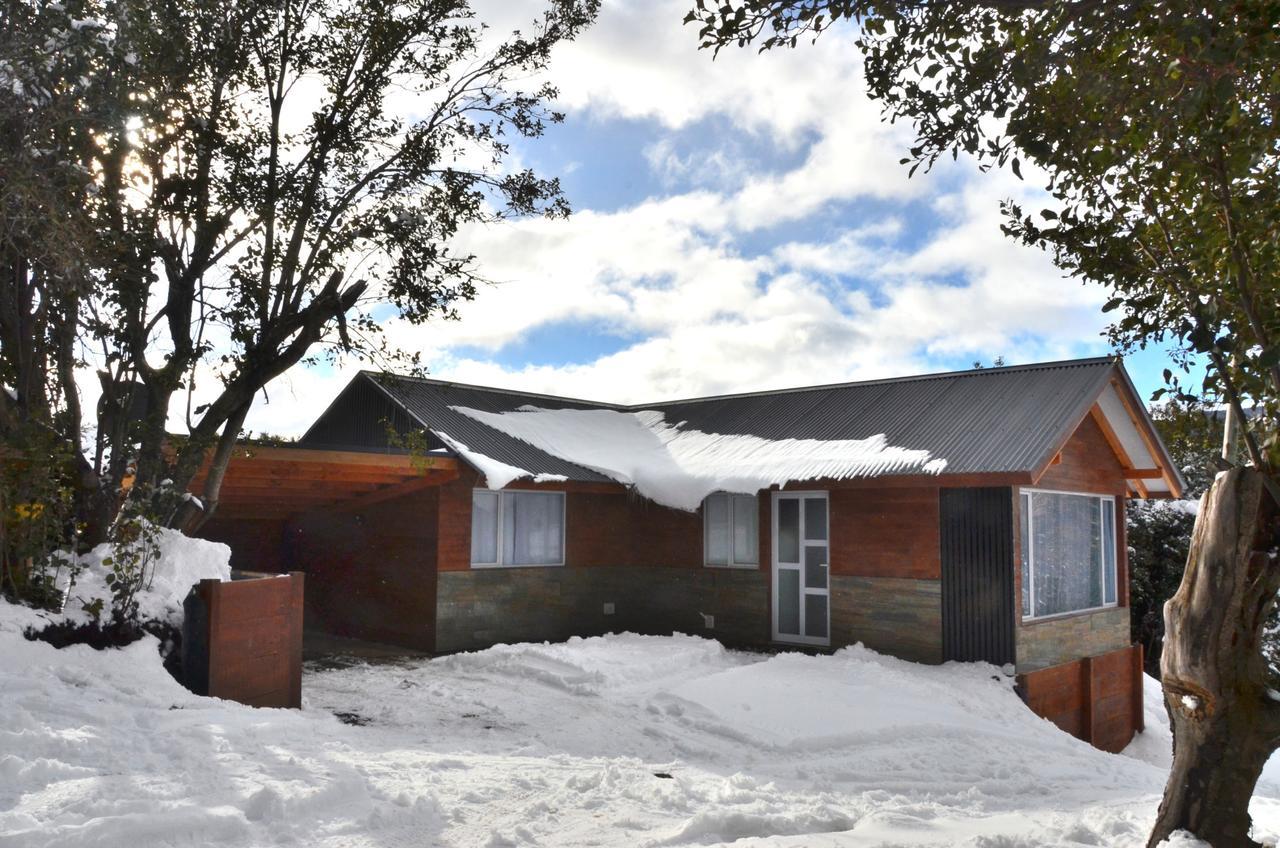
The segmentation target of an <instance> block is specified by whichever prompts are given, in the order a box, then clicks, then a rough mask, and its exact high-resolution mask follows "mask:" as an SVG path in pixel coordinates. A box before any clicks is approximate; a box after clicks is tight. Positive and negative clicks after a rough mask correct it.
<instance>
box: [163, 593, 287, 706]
mask: <svg viewBox="0 0 1280 848" xmlns="http://www.w3.org/2000/svg"><path fill="white" fill-rule="evenodd" d="M303 578H304V575H303V573H302V572H301V571H293V572H290V573H289V574H280V575H264V576H261V577H255V578H251V579H245V580H232V581H229V582H223V581H220V580H201V581H200V582H199V583H197V584H196V585H195V586H194V587H192V590H191V594H189V595H188V596H187V599H186V601H185V602H184V604H183V610H184V613H185V616H184V622H183V634H182V668H183V677H184V678H185V679H186V684H187V688H188V689H190V690H191V691H192V692H195V693H196V694H197V695H209V696H211V697H214V698H226V699H227V700H230V701H239V702H240V703H242V704H248V705H249V706H252V707H293V708H298V707H301V706H302V610H303V582H304V581H303Z"/></svg>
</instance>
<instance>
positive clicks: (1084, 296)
mask: <svg viewBox="0 0 1280 848" xmlns="http://www.w3.org/2000/svg"><path fill="white" fill-rule="evenodd" d="M688 4H689V0H674V2H668V0H606V2H605V3H604V8H603V10H602V11H601V14H600V18H599V20H598V22H597V23H596V25H595V26H594V27H593V28H591V29H590V30H588V31H587V32H586V33H585V34H584V35H582V36H581V37H580V38H579V39H578V40H577V41H576V42H573V43H570V44H565V45H562V46H561V47H560V48H558V49H557V52H556V54H555V56H554V58H553V61H552V67H551V71H550V74H551V77H552V80H553V82H555V84H556V85H557V86H558V87H559V89H560V94H559V99H558V102H557V104H556V106H557V108H559V109H561V110H563V111H564V112H565V113H566V115H567V119H566V121H565V122H564V123H563V124H561V125H557V126H554V127H553V128H551V130H550V131H549V132H548V133H547V134H546V135H545V136H544V137H543V138H540V139H536V140H529V141H522V142H520V143H518V144H516V145H515V146H514V147H513V159H512V162H511V164H512V165H513V166H514V165H519V166H528V167H532V168H534V169H535V170H537V171H539V172H540V173H541V174H542V175H544V176H558V177H560V179H561V181H562V185H563V187H564V190H565V193H566V195H567V197H568V200H569V201H570V203H571V204H572V207H573V209H574V214H573V215H572V216H571V217H570V218H569V219H568V220H556V221H549V220H545V219H529V220H522V221H518V222H513V223H507V224H502V225H489V226H477V227H473V228H470V229H469V230H467V231H466V232H464V233H463V234H462V236H461V238H460V240H459V241H460V243H459V245H458V246H459V248H461V249H465V250H470V251H472V252H474V254H475V255H476V256H477V258H478V261H479V265H480V269H481V271H482V273H483V274H484V275H485V276H486V277H487V278H489V279H491V280H493V281H495V282H494V284H493V285H490V286H486V287H484V288H482V290H481V291H480V293H479V295H478V296H477V297H476V299H475V300H474V301H473V302H470V303H466V304H463V305H462V306H461V308H460V309H459V314H460V320H457V321H435V322H431V323H428V324H426V325H423V326H418V327H409V326H406V325H401V324H399V323H397V322H395V321H389V322H388V323H387V325H386V332H387V334H388V336H389V338H391V339H392V340H393V341H395V342H396V343H397V344H399V345H401V346H403V347H404V348H406V349H410V350H415V351H421V352H422V354H423V360H424V362H425V363H426V365H427V367H428V369H429V371H430V373H431V375H432V376H435V377H438V378H441V379H448V380H458V381H462V382H471V383H479V384H482V385H491V386H499V387H504V388H517V389H524V390H528V391H536V392H544V393H550V394H558V395H566V396H577V397H587V398H591V399H596V400H605V401H616V402H629V403H643V402H646V401H658V400H668V399H674V398H677V397H690V396H700V395H707V394H716V393H722V392H733V391H752V390H760V389H770V388H782V387H787V386H801V385H812V384H818V383H831V382H841V381H848V380H860V379H873V378H879V377H888V376H899V375H906V374H918V373H926V372H932V371H945V370H953V369H960V368H967V367H970V366H972V364H973V363H974V362H975V361H978V362H982V363H984V364H990V363H991V362H992V361H993V360H994V359H995V358H996V357H1003V358H1004V360H1005V361H1006V362H1008V363H1009V364H1020V363H1027V362H1036V361H1047V360H1055V359H1066V358H1072V357H1081V356H1096V355H1101V354H1106V353H1109V352H1111V351H1110V348H1109V346H1108V344H1107V342H1106V339H1105V337H1104V335H1103V333H1104V330H1105V327H1106V320H1105V317H1104V316H1103V314H1102V312H1101V306H1102V304H1103V302H1104V301H1105V299H1106V298H1105V295H1104V292H1103V291H1102V290H1101V289H1099V288H1097V287H1093V286H1087V285H1084V284H1082V283H1081V282H1080V281H1078V280H1074V279H1067V278H1064V277H1063V274H1062V272H1060V271H1059V270H1058V269H1056V268H1055V267H1054V266H1053V264H1052V262H1051V261H1050V259H1049V257H1048V256H1047V255H1046V254H1044V253H1042V252H1041V251H1039V250H1036V249H1034V248H1029V247H1025V246H1022V245H1018V244H1016V243H1014V242H1013V241H1012V240H1011V239H1009V238H1007V237H1005V236H1004V235H1003V234H1002V233H1001V232H1000V222H1001V216H1000V210H999V202H1000V201H1001V200H1002V199H1004V198H1015V199H1020V200H1022V201H1024V202H1026V203H1027V204H1028V205H1029V207H1030V208H1032V209H1036V208H1040V207H1041V206H1043V205H1047V204H1046V203H1045V199H1044V197H1043V195H1042V192H1041V191H1040V190H1039V183H1038V182H1037V181H1036V179H1035V175H1034V174H1031V173H1028V174H1027V175H1028V181H1027V182H1022V181H1019V180H1017V179H1016V178H1014V177H1013V176H1012V175H1011V174H1009V173H1007V172H993V173H985V174H984V173H982V172H981V171H980V170H979V169H978V167H977V166H976V164H975V163H974V162H973V161H971V160H967V159H965V158H963V157H962V158H961V159H960V160H959V161H956V162H950V161H947V162H945V163H941V164H939V166H938V167H937V168H935V169H934V170H933V171H932V172H929V173H921V172H917V174H916V175H915V176H914V177H912V178H908V173H907V171H908V168H907V166H904V165H901V164H899V159H901V158H902V156H903V155H905V153H904V152H905V151H906V150H907V149H908V148H909V146H910V142H911V134H910V128H909V127H908V126H904V125H890V124H887V123H885V122H883V121H882V120H881V118H880V112H879V107H878V106H877V105H876V104H875V103H873V102H872V101H871V100H870V99H869V98H868V97H867V96H866V94H865V90H864V86H863V80H862V74H861V61H860V58H859V55H858V53H857V51H856V50H855V48H854V47H853V44H852V39H853V33H852V31H851V29H850V28H848V27H845V28H843V29H837V30H832V31H830V32H828V33H827V34H826V35H824V36H823V37H822V38H820V39H819V40H818V41H817V43H816V44H813V45H803V44H802V45H801V46H799V47H798V48H797V49H795V50H789V51H777V52H771V53H765V54H760V53H757V52H756V51H755V50H754V49H747V50H737V49H728V50H726V51H723V52H722V53H721V54H720V56H719V57H718V58H714V59H713V57H712V54H711V53H710V52H709V51H705V50H698V49H697V37H696V33H695V30H694V28H693V27H691V26H690V27H686V26H683V25H682V24H681V19H682V18H683V16H684V14H685V13H686V12H687V7H688ZM536 8H537V6H536V4H535V3H529V2H502V0H491V1H490V0H486V2H482V3H481V4H480V16H481V18H482V19H484V20H487V21H489V22H491V23H492V25H493V26H494V28H495V30H497V31H505V30H509V29H511V28H513V27H517V26H520V25H521V24H523V23H525V22H526V21H527V20H528V19H530V18H532V17H533V15H534V14H535V12H536ZM1024 173H1026V172H1025V171H1024ZM1036 204H1039V206H1037V205H1036ZM1166 365H1167V357H1166V356H1165V354H1164V353H1163V352H1160V351H1148V352H1146V353H1144V354H1142V355H1140V356H1138V357H1135V358H1132V359H1130V360H1129V362H1128V367H1129V369H1130V373H1131V375H1132V376H1133V377H1134V380H1135V382H1136V383H1137V385H1138V388H1139V390H1140V391H1142V392H1143V393H1144V395H1149V394H1150V392H1151V391H1153V390H1154V389H1155V388H1157V387H1158V386H1159V385H1161V378H1160V373H1161V370H1162V369H1163V368H1164V367H1166ZM358 368H359V366H358V365H356V364H350V365H343V366H339V367H336V368H332V367H318V368H310V369H295V371H293V372H291V373H290V374H288V375H286V376H284V377H282V378H280V379H278V380H277V381H275V382H274V383H273V384H271V385H270V386H269V387H268V390H267V392H266V393H265V396H263V397H261V398H260V399H259V402H258V403H257V404H256V405H255V408H254V410H253V411H252V412H251V413H250V416H249V420H248V421H247V423H246V426H247V427H248V428H249V429H250V430H251V431H253V432H255V433H263V432H267V433H272V434H277V435H284V436H294V435H300V434H301V433H302V432H304V431H305V429H306V427H307V425H308V424H310V422H311V421H312V420H314V419H315V417H316V416H317V415H318V414H319V413H320V412H321V411H322V410H323V409H324V407H325V406H326V405H327V404H328V402H329V401H330V400H332V399H333V397H334V396H335V395H336V394H337V392H338V391H339V389H340V388H341V387H342V386H343V385H344V384H345V383H346V381H347V380H349V379H350V378H351V376H352V374H353V373H354V372H355V371H356V370H357V369H358Z"/></svg>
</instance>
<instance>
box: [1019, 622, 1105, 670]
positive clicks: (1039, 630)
mask: <svg viewBox="0 0 1280 848" xmlns="http://www.w3.org/2000/svg"><path fill="white" fill-rule="evenodd" d="M1017 644H1018V653H1017V656H1018V672H1019V673H1022V672H1028V671H1035V670H1037V669H1041V668H1048V667H1049V666H1051V665H1058V664H1060V663H1065V662H1070V661H1071V660H1077V659H1080V658H1081V657H1092V656H1096V655H1098V654H1105V653H1107V652H1109V651H1117V650H1119V649H1121V648H1127V647H1129V644H1130V638H1129V608H1128V607H1112V608H1110V609H1105V610H1099V611H1098V612H1086V613H1079V614H1076V615H1065V616H1062V617H1061V618H1050V619H1047V620H1045V621H1034V622H1021V623H1019V625H1018V631H1017Z"/></svg>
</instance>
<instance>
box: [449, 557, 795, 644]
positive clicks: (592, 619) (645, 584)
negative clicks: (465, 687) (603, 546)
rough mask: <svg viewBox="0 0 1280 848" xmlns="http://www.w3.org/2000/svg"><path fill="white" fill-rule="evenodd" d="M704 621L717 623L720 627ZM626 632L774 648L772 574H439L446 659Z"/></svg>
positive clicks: (593, 570)
mask: <svg viewBox="0 0 1280 848" xmlns="http://www.w3.org/2000/svg"><path fill="white" fill-rule="evenodd" d="M606 603H612V604H613V605H614V612H613V614H612V615H606V614H605V613H604V605H605V604H606ZM701 613H706V614H707V615H711V616H713V617H714V619H715V623H714V626H713V627H712V628H707V627H705V626H704V623H703V618H702V615H701ZM622 631H632V632H636V633H649V634H663V635H665V634H670V633H673V632H681V633H691V634H697V635H700V636H707V637H710V638H714V639H719V640H720V641H721V642H724V643H725V644H727V645H733V646H741V647H750V646H756V645H765V644H768V642H769V636H770V631H769V585H768V573H767V572H764V571H760V570H755V569H724V568H720V569H716V568H699V569H691V568H663V567H645V566H638V567H637V566H621V567H610V566H594V567H590V568H572V567H570V568H566V567H545V568H488V569H471V570H468V571H442V572H440V573H439V580H438V585H437V596H436V646H435V647H436V650H437V651H439V652H442V653H443V652H450V651H469V650H478V649H481V648H487V647H489V646H490V645H493V644H495V643H498V642H524V641H536V642H541V641H559V640H563V639H568V638H569V637H570V636H595V635H600V634H602V633H609V632H622Z"/></svg>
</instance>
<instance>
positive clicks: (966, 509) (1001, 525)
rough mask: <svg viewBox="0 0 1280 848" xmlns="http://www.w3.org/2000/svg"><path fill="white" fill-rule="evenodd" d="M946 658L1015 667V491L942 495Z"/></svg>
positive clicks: (954, 491) (963, 491)
mask: <svg viewBox="0 0 1280 848" xmlns="http://www.w3.org/2000/svg"><path fill="white" fill-rule="evenodd" d="M940 497H941V504H940V516H941V518H940V521H941V527H940V530H941V534H940V535H941V546H942V550H941V553H942V656H943V659H944V660H960V661H962V662H974V661H986V662H990V663H995V664H996V665H1004V664H1005V663H1012V662H1013V661H1014V642H1013V631H1014V604H1013V590H1014V579H1013V578H1014V574H1013V567H1014V564H1013V490H1012V489H1009V488H1007V487H993V488H980V489H979V488H972V489H971V488H956V489H942V490H941V493H940Z"/></svg>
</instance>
